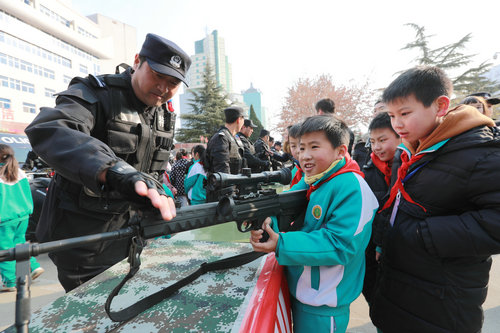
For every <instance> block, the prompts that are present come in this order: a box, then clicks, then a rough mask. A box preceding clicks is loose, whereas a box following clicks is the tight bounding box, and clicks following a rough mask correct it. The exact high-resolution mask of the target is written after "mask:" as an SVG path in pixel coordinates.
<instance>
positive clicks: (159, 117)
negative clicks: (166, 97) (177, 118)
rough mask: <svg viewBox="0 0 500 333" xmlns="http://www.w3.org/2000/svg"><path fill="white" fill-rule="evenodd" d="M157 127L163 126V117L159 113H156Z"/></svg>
mask: <svg viewBox="0 0 500 333" xmlns="http://www.w3.org/2000/svg"><path fill="white" fill-rule="evenodd" d="M158 127H159V128H165V118H163V115H162V114H159V113H158Z"/></svg>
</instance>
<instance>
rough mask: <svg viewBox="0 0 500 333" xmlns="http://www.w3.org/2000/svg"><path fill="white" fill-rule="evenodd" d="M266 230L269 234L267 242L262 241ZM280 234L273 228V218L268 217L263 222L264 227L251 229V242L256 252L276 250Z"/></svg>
mask: <svg viewBox="0 0 500 333" xmlns="http://www.w3.org/2000/svg"><path fill="white" fill-rule="evenodd" d="M264 230H265V231H266V232H267V233H268V234H269V239H268V240H267V242H264V243H261V242H260V239H261V238H262V234H263V233H264ZM278 239H279V235H278V234H277V233H276V232H274V230H273V228H271V218H270V217H268V218H266V219H265V220H264V222H263V223H262V229H259V230H252V231H250V244H252V247H253V250H254V251H256V252H266V253H269V252H274V251H275V250H276V246H277V245H278Z"/></svg>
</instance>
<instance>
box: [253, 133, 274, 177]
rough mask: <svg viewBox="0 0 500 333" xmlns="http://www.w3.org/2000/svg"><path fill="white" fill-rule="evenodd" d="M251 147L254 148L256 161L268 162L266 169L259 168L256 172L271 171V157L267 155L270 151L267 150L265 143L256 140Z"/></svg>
mask: <svg viewBox="0 0 500 333" xmlns="http://www.w3.org/2000/svg"><path fill="white" fill-rule="evenodd" d="M253 146H254V148H255V156H256V157H257V158H258V159H261V160H265V161H267V162H268V164H267V167H264V168H261V169H260V170H259V171H257V172H261V171H269V170H270V169H271V157H270V156H269V155H268V153H271V149H269V145H268V144H267V143H265V142H264V140H262V138H258V139H257V141H255V143H254V145H253ZM252 172H253V171H252Z"/></svg>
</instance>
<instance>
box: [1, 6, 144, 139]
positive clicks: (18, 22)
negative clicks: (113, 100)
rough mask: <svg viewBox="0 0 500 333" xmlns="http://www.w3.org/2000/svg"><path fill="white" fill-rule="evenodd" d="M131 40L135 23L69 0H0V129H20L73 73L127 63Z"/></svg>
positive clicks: (132, 47)
mask: <svg viewBox="0 0 500 333" xmlns="http://www.w3.org/2000/svg"><path fill="white" fill-rule="evenodd" d="M124 36H125V37H124ZM136 43H137V41H136V31H135V28H133V27H130V26H128V25H126V24H123V23H120V22H117V21H116V20H112V19H110V18H107V17H104V16H102V15H98V14H96V15H92V16H90V17H85V16H82V15H81V14H79V13H78V12H76V11H75V10H74V9H72V8H71V2H70V1H62V0H0V131H1V132H9V133H23V132H24V129H25V128H26V126H27V125H28V124H29V123H30V122H31V121H32V120H33V118H34V117H35V116H36V114H37V113H38V112H39V109H40V107H42V106H52V105H54V103H55V97H54V94H55V93H57V92H59V91H62V90H65V89H66V87H67V86H68V83H69V82H70V80H71V79H72V78H73V77H75V76H82V77H85V76H87V75H88V74H93V75H98V74H101V73H112V72H114V68H115V66H116V65H117V64H119V63H122V62H125V63H129V64H131V61H132V60H133V58H132V57H133V55H134V54H135V52H136V45H137V44H136Z"/></svg>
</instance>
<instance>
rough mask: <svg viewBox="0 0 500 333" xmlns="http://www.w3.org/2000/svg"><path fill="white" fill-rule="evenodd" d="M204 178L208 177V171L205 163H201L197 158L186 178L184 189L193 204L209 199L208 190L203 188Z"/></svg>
mask: <svg viewBox="0 0 500 333" xmlns="http://www.w3.org/2000/svg"><path fill="white" fill-rule="evenodd" d="M204 179H207V173H206V171H205V169H204V168H203V165H201V164H200V160H196V161H194V164H193V165H191V167H190V168H189V171H188V174H187V176H186V178H184V191H185V192H186V193H187V196H188V198H189V200H190V201H191V204H192V205H199V204H202V203H205V202H206V201H207V192H206V191H205V189H204V188H203V180H204Z"/></svg>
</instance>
